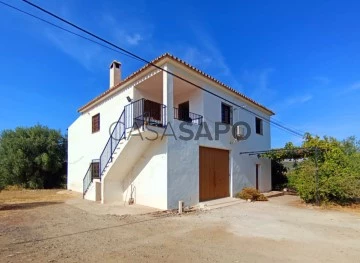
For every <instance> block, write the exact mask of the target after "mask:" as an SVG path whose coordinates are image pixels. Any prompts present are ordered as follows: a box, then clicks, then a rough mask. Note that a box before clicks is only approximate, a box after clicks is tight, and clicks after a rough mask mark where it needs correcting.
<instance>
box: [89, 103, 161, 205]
mask: <svg viewBox="0 0 360 263" xmlns="http://www.w3.org/2000/svg"><path fill="white" fill-rule="evenodd" d="M165 113H166V106H165V105H163V104H159V103H157V102H153V101H150V100H146V99H140V100H137V101H134V102H131V103H130V104H128V105H126V106H125V107H124V110H123V111H122V113H121V115H120V117H119V119H118V121H117V122H116V124H115V126H114V128H113V129H112V132H111V135H110V137H109V139H108V141H107V143H106V144H105V147H104V149H103V151H102V153H101V154H100V157H99V159H96V160H93V161H92V162H91V164H90V166H89V168H88V170H87V172H86V173H85V176H84V178H83V197H84V198H85V199H88V200H93V201H100V200H99V199H101V201H102V202H103V203H104V202H105V201H106V202H108V201H115V200H121V199H120V198H121V197H120V196H119V195H120V194H121V193H120V192H121V191H119V190H121V179H123V178H124V176H126V174H127V173H128V171H129V170H130V169H131V168H132V167H133V166H134V165H135V164H136V160H137V159H138V158H139V157H140V156H141V154H142V153H143V152H144V151H145V150H146V148H147V147H148V146H149V144H150V143H151V141H150V140H144V139H143V138H145V137H146V135H147V134H148V133H150V131H149V130H147V126H148V125H151V126H153V127H152V128H151V130H152V132H153V130H154V129H163V127H165V125H166V117H165V116H166V114H165ZM139 133H141V134H139ZM120 156H121V157H122V158H120ZM105 182H106V183H105ZM100 196H101V198H100Z"/></svg>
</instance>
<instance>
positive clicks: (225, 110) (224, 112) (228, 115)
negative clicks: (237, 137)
mask: <svg viewBox="0 0 360 263" xmlns="http://www.w3.org/2000/svg"><path fill="white" fill-rule="evenodd" d="M221 122H222V123H225V124H232V110H231V106H229V105H227V104H225V103H221Z"/></svg>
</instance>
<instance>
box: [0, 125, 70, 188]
mask: <svg viewBox="0 0 360 263" xmlns="http://www.w3.org/2000/svg"><path fill="white" fill-rule="evenodd" d="M66 149H67V140H66V137H64V136H62V135H61V133H60V131H57V130H53V129H49V128H48V127H45V126H41V125H36V126H33V127H30V128H22V127H19V128H16V129H15V130H4V131H2V133H1V135H0V187H1V185H2V186H3V187H4V186H5V185H21V186H23V187H26V188H54V187H60V186H62V185H63V184H64V183H65V180H66V178H65V177H66V173H65V166H66V158H67V152H66Z"/></svg>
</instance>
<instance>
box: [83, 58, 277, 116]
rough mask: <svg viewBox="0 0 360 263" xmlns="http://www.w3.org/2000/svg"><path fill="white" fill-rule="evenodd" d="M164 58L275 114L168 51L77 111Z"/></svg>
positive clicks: (94, 102) (115, 90)
mask: <svg viewBox="0 0 360 263" xmlns="http://www.w3.org/2000/svg"><path fill="white" fill-rule="evenodd" d="M165 58H169V59H171V60H173V61H176V62H178V63H180V64H182V65H184V66H185V67H187V68H189V69H191V70H193V71H195V72H197V73H198V74H200V75H202V76H203V77H205V78H207V79H209V80H211V81H213V82H215V83H217V84H219V85H220V86H222V87H224V88H226V89H228V90H229V91H231V92H232V93H234V94H236V95H238V96H240V97H242V98H244V99H245V100H247V101H249V102H251V103H252V104H255V105H256V106H258V107H260V108H261V109H263V110H265V111H267V112H268V113H269V114H271V115H274V114H275V113H274V112H273V111H272V110H270V109H268V108H266V107H265V106H263V105H261V104H260V103H257V102H256V101H254V100H253V99H251V98H249V97H247V96H245V95H244V94H242V93H240V92H238V91H237V90H235V89H233V88H231V87H230V86H228V85H226V84H224V83H222V82H221V81H219V80H217V79H215V78H214V77H212V76H210V75H208V74H206V73H205V72H203V71H201V70H199V69H197V68H195V67H194V66H192V65H190V64H189V63H187V62H185V61H184V60H182V59H180V58H178V57H175V56H173V55H171V54H169V53H165V54H163V55H161V56H159V57H157V58H155V59H154V60H152V61H151V62H150V63H149V64H146V65H145V66H143V67H142V68H140V69H139V70H137V71H135V72H134V73H132V74H130V75H129V76H128V77H126V78H125V79H123V80H122V81H121V82H120V83H118V84H117V85H115V86H114V87H112V88H111V89H108V90H106V91H105V92H103V93H101V94H100V95H99V96H97V97H95V98H94V99H93V100H91V101H89V102H88V103H87V104H85V105H84V106H82V107H81V108H79V110H78V111H79V112H82V111H84V110H85V109H86V108H88V107H89V106H92V105H95V104H96V102H98V101H99V100H100V99H102V98H103V97H105V96H107V95H108V94H112V93H116V92H117V91H119V88H120V87H121V86H122V85H123V84H125V83H127V82H129V81H130V80H133V79H134V78H135V77H136V76H137V75H139V74H140V73H142V72H143V71H144V70H146V69H148V68H150V67H151V66H152V65H151V64H156V63H158V62H160V61H161V60H163V59H165Z"/></svg>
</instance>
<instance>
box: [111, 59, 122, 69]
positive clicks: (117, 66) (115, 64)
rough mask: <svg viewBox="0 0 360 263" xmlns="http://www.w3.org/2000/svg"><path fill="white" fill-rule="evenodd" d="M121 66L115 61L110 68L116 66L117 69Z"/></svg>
mask: <svg viewBox="0 0 360 263" xmlns="http://www.w3.org/2000/svg"><path fill="white" fill-rule="evenodd" d="M120 65H121V62H119V61H116V60H114V61H113V62H111V64H110V68H113V67H114V66H115V68H119V67H120Z"/></svg>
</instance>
